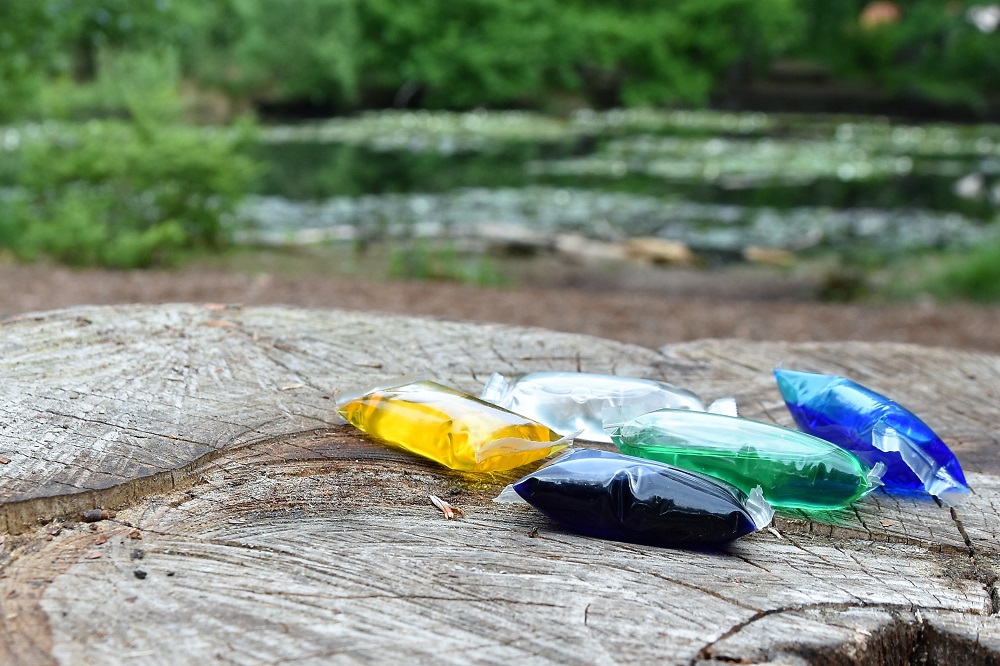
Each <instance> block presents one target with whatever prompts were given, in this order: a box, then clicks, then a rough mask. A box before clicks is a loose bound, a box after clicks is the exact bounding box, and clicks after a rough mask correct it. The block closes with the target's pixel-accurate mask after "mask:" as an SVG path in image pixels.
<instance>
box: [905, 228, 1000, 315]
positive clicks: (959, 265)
mask: <svg viewBox="0 0 1000 666" xmlns="http://www.w3.org/2000/svg"><path fill="white" fill-rule="evenodd" d="M922 282H923V283H922V284H921V285H920V286H921V291H927V292H929V293H931V294H933V295H934V296H936V297H937V298H939V299H941V300H946V301H951V300H954V299H955V298H960V299H964V300H969V301H976V302H980V303H996V302H997V301H1000V243H998V242H992V243H985V244H983V245H979V246H977V247H975V248H973V249H972V250H971V251H967V252H962V253H960V254H956V253H951V254H948V255H945V257H944V258H943V260H942V263H941V265H940V266H939V267H938V268H937V269H934V270H931V271H930V274H929V275H928V276H927V278H925V279H924V280H923V281H922Z"/></svg>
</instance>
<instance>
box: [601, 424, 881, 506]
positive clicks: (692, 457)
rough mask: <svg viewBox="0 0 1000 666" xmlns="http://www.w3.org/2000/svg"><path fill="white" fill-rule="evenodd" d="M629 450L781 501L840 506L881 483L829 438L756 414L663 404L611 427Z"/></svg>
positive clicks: (873, 471)
mask: <svg viewBox="0 0 1000 666" xmlns="http://www.w3.org/2000/svg"><path fill="white" fill-rule="evenodd" d="M607 429H608V431H609V432H610V434H611V438H612V440H614V443H615V446H617V447H618V449H619V450H620V451H621V452H622V453H625V454H628V455H633V456H639V457H641V458H648V459H650V460H656V461H659V462H662V463H666V464H668V465H674V466H676V467H682V468H684V469H688V470H692V471H695V472H701V473H703V474H708V475H710V476H713V477H715V478H717V479H722V480H723V481H727V482H729V483H731V484H732V485H734V486H736V487H737V488H739V489H741V490H742V491H743V492H750V491H751V490H752V489H753V488H755V487H756V486H758V485H759V486H761V488H762V490H763V493H764V498H765V499H766V500H767V501H768V502H769V503H771V504H772V505H773V506H780V507H796V508H802V509H821V510H828V509H839V508H842V507H845V506H848V505H849V504H851V503H852V502H854V501H855V500H857V499H859V498H861V497H863V496H865V495H867V494H868V493H870V492H871V491H872V490H874V489H875V488H876V487H878V486H879V485H880V484H879V480H878V479H879V476H880V475H881V473H882V467H881V466H878V467H876V468H874V469H869V468H868V467H867V466H866V465H865V464H864V463H862V462H861V461H860V460H858V459H857V458H856V457H855V456H854V455H852V454H851V453H849V452H848V451H845V450H844V449H842V448H840V447H839V446H836V445H834V444H831V443H830V442H827V441H825V440H822V439H819V438H818V437H813V436H812V435H807V434H805V433H801V432H798V431H795V430H790V429H788V428H782V427H781V426H777V425H772V424H769V423H761V422H759V421H751V420H749V419H744V418H737V417H733V416H725V415H721V414H709V413H706V412H691V411H681V410H675V409H661V410H657V411H655V412H650V413H649V414H643V415H642V416H638V417H636V418H634V419H631V420H629V421H626V422H625V423H620V424H609V425H608V426H607Z"/></svg>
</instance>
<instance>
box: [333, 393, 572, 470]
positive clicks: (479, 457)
mask: <svg viewBox="0 0 1000 666" xmlns="http://www.w3.org/2000/svg"><path fill="white" fill-rule="evenodd" d="M337 410H338V411H339V412H340V414H341V416H343V417H344V418H345V419H347V420H348V421H349V422H350V423H351V424H352V425H354V426H355V427H357V428H359V429H361V430H363V431H364V432H366V433H368V434H369V435H371V436H373V437H377V438H379V439H382V440H385V441H387V442H390V443H392V444H395V445H396V446H399V447H400V448H403V449H406V450H407V451H411V452H413V453H416V454H418V455H421V456H424V457H425V458H430V459H431V460H434V461H437V462H439V463H441V464H442V465H444V466H445V467H450V468H451V469H457V470H461V471H465V472H496V471H501V470H507V469H513V468H515V467H520V466H522V465H526V464H528V463H530V462H534V461H536V460H540V459H542V458H545V457H546V456H549V455H551V454H553V453H555V452H556V451H559V450H560V449H562V448H564V447H566V446H569V445H570V444H571V442H572V439H571V438H567V437H560V436H559V435H558V434H557V433H555V432H553V431H552V430H550V429H548V428H547V427H545V426H543V425H542V424H540V423H536V422H534V421H531V420H530V419H527V418H525V417H523V416H520V415H518V414H515V413H514V412H511V411H508V410H506V409H503V408H501V407H497V406H495V405H491V404H489V403H487V402H484V401H482V400H479V399H478V398H474V397H472V396H471V395H468V394H466V393H463V392H461V391H457V390H455V389H452V388H448V387H447V386H442V385H441V384H438V383H436V382H432V381H427V380H412V381H408V380H401V381H400V383H398V384H394V385H389V386H378V387H375V388H373V389H369V390H367V391H365V392H364V393H363V394H361V395H349V396H345V397H343V398H341V399H340V400H338V405H337Z"/></svg>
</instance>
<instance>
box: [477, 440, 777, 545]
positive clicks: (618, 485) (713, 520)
mask: <svg viewBox="0 0 1000 666" xmlns="http://www.w3.org/2000/svg"><path fill="white" fill-rule="evenodd" d="M510 489H512V490H513V492H515V493H516V494H517V495H518V496H520V497H521V498H522V499H523V500H524V501H526V502H528V503H529V504H531V505H532V506H533V507H535V508H536V509H538V510H539V511H541V512H542V513H543V514H545V515H546V516H548V517H549V518H551V519H552V520H554V521H555V522H557V523H559V524H560V525H563V526H564V527H567V528H569V529H571V530H574V531H576V532H580V533H583V534H587V535H590V536H595V537H600V538H602V539H613V540H616V541H631V542H635V543H645V544H650V545H656V546H711V545H717V544H722V543H725V542H728V541H732V540H733V539H736V538H738V537H741V536H743V535H744V534H749V533H750V532H753V531H755V530H759V529H762V528H764V527H766V526H767V525H768V524H769V523H770V522H771V517H772V516H773V515H774V511H773V510H772V509H771V507H770V506H769V505H768V503H767V502H766V501H764V499H763V497H762V495H761V492H760V489H759V488H758V489H755V490H753V491H751V493H750V495H749V496H748V495H747V494H745V493H743V492H742V491H741V490H739V489H738V488H735V487H733V486H731V485H729V484H727V483H724V482H722V481H718V480H717V479H713V478H711V477H707V476H705V475H702V474H697V473H695V472H689V471H687V470H683V469H678V468H676V467H671V466H669V465H662V464H660V463H656V462H651V461H649V460H642V459H640V458H633V457H631V456H624V455H621V454H620V453H612V452H609V451H595V450H591V449H577V450H574V451H571V452H569V453H566V454H563V455H562V456H560V457H559V458H557V459H556V460H554V461H553V462H551V463H549V464H548V465H546V466H545V467H542V468H541V469H539V470H537V471H535V472H532V473H531V474H529V475H527V476H526V477H524V478H523V479H521V480H520V481H517V482H516V483H514V484H512V485H510V486H508V487H507V489H505V490H504V492H503V493H501V495H500V497H498V498H497V501H501V502H503V501H511V499H510V492H511V490H510Z"/></svg>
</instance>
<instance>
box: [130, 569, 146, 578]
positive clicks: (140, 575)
mask: <svg viewBox="0 0 1000 666" xmlns="http://www.w3.org/2000/svg"><path fill="white" fill-rule="evenodd" d="M132 574H133V575H134V576H135V577H136V578H138V579H139V580H143V579H145V578H146V572H145V571H143V570H142V569H136V570H135V571H133V572H132Z"/></svg>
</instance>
